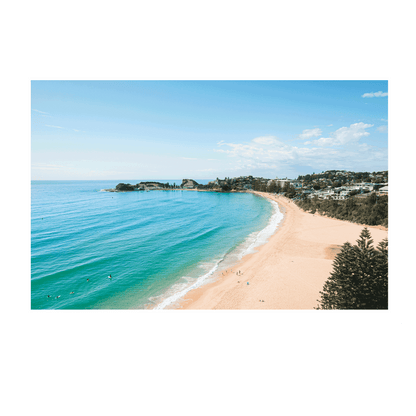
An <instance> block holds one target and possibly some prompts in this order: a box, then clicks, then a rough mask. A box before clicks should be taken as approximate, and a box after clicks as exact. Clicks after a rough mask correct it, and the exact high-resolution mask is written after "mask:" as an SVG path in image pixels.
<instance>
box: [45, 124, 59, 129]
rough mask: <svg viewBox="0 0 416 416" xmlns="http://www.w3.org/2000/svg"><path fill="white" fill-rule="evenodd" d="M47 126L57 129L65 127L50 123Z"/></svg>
mask: <svg viewBox="0 0 416 416" xmlns="http://www.w3.org/2000/svg"><path fill="white" fill-rule="evenodd" d="M45 126H46V127H53V128H55V129H63V127H61V126H51V125H50V124H45Z"/></svg>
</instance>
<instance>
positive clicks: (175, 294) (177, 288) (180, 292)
mask: <svg viewBox="0 0 416 416" xmlns="http://www.w3.org/2000/svg"><path fill="white" fill-rule="evenodd" d="M222 260H223V259H221V260H218V261H217V262H216V263H215V265H214V267H213V268H212V269H211V270H209V271H208V273H205V274H204V275H203V276H200V277H198V278H197V280H196V281H195V282H194V283H193V284H189V283H190V280H189V279H190V278H186V277H185V279H186V280H187V282H186V283H177V284H175V285H173V286H172V287H171V289H170V290H169V292H168V295H169V294H170V293H172V294H171V295H170V296H168V297H167V298H165V299H164V300H163V301H162V302H160V303H158V304H157V305H156V306H155V307H154V308H153V309H165V308H166V307H167V306H169V305H172V304H174V303H175V302H177V301H178V300H179V299H181V298H183V297H184V296H185V295H186V294H187V293H188V292H189V291H190V290H193V289H196V288H198V287H199V286H201V285H203V284H204V283H206V280H207V279H208V278H209V277H211V276H212V275H213V274H214V273H215V272H216V270H217V269H218V265H219V264H220V263H221V261H222ZM193 280H194V279H193ZM165 296H166V294H165Z"/></svg>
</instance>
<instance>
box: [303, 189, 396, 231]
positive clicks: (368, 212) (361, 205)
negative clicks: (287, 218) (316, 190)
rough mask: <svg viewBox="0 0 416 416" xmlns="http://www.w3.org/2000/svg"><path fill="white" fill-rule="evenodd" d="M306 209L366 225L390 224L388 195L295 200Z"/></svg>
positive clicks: (385, 225)
mask: <svg viewBox="0 0 416 416" xmlns="http://www.w3.org/2000/svg"><path fill="white" fill-rule="evenodd" d="M295 202H296V204H297V205H298V206H299V207H300V208H302V209H303V210H304V211H309V212H311V213H312V214H314V213H315V212H316V211H318V213H319V214H321V215H326V216H328V217H332V218H337V219H339V220H346V221H351V222H356V223H359V224H366V225H382V226H384V227H387V226H388V196H387V195H382V196H377V195H376V194H374V193H372V194H370V195H368V196H363V197H358V196H352V197H350V198H348V199H346V200H339V201H338V200H334V199H332V198H330V199H324V200H319V199H318V198H317V197H315V198H312V199H311V198H307V197H306V195H305V196H304V197H303V198H302V199H300V200H297V201H295Z"/></svg>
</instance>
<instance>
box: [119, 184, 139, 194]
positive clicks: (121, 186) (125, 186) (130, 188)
mask: <svg viewBox="0 0 416 416" xmlns="http://www.w3.org/2000/svg"><path fill="white" fill-rule="evenodd" d="M134 189H135V187H134V186H133V185H130V184H129V183H119V184H118V185H117V186H116V189H115V190H116V192H129V191H134Z"/></svg>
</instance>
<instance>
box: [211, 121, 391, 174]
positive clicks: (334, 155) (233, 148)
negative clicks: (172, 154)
mask: <svg viewBox="0 0 416 416" xmlns="http://www.w3.org/2000/svg"><path fill="white" fill-rule="evenodd" d="M370 127H373V125H372V124H365V123H362V122H361V123H355V124H351V125H350V126H349V127H342V128H340V129H338V130H336V131H335V132H334V133H333V137H330V138H320V139H317V140H314V141H305V142H304V143H303V144H302V145H300V146H299V147H298V146H293V145H291V144H287V143H284V142H282V141H280V140H277V139H274V140H273V142H272V143H271V144H269V145H268V146H264V145H263V143H259V141H258V140H256V139H257V138H256V139H253V140H252V141H250V142H248V143H247V142H246V143H226V142H224V141H221V142H219V143H218V146H219V147H220V148H217V149H214V151H215V152H219V153H223V154H225V155H227V156H228V157H230V158H232V159H230V162H231V161H232V162H231V165H230V167H228V168H227V171H236V174H238V173H240V174H247V172H255V171H259V172H265V171H270V174H273V172H277V171H281V172H288V171H290V170H291V169H292V168H293V166H296V165H301V166H313V167H314V168H322V169H329V168H331V169H351V170H357V169H358V170H360V169H361V170H363V169H364V166H365V169H372V168H376V166H380V165H381V166H383V165H384V164H386V163H387V149H384V148H375V147H373V146H370V145H368V144H366V143H359V140H360V139H361V138H362V137H367V136H368V135H369V133H368V132H367V131H366V129H368V128H370ZM262 141H263V140H261V142H262ZM307 145H314V146H307ZM334 145H354V146H347V147H342V148H337V147H332V146H334Z"/></svg>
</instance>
